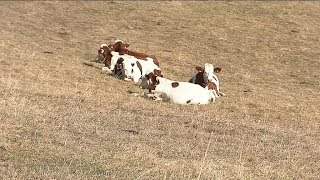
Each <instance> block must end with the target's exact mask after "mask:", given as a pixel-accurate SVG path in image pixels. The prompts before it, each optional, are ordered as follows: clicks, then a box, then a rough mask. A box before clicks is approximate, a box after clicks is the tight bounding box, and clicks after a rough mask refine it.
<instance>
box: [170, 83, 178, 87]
mask: <svg viewBox="0 0 320 180" xmlns="http://www.w3.org/2000/svg"><path fill="white" fill-rule="evenodd" d="M171 86H172V87H173V88H176V87H178V86H179V83H178V82H173V83H171Z"/></svg>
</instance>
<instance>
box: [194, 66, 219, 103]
mask: <svg viewBox="0 0 320 180" xmlns="http://www.w3.org/2000/svg"><path fill="white" fill-rule="evenodd" d="M196 71H197V73H196V74H195V75H194V76H193V77H192V78H191V79H190V80H189V82H190V83H194V84H198V85H200V86H202V87H208V89H210V90H213V93H214V94H215V95H216V97H219V96H224V95H225V94H224V93H222V92H220V81H219V79H218V77H217V75H216V74H215V73H219V72H220V71H221V68H220V67H215V66H214V65H213V64H209V63H205V64H204V67H201V66H196Z"/></svg>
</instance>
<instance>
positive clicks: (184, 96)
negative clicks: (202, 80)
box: [152, 76, 216, 104]
mask: <svg viewBox="0 0 320 180" xmlns="http://www.w3.org/2000/svg"><path fill="white" fill-rule="evenodd" d="M152 92H154V93H164V94H165V95H166V96H167V97H168V98H169V99H170V101H171V102H173V103H177V104H208V103H210V102H213V101H215V98H216V96H215V94H214V93H213V91H212V90H209V89H208V88H207V87H205V88H203V87H201V86H200V85H198V84H194V83H189V82H178V81H172V80H170V79H167V78H164V77H160V76H158V77H156V78H155V86H154V87H153V88H152Z"/></svg>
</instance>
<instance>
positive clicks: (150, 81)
mask: <svg viewBox="0 0 320 180" xmlns="http://www.w3.org/2000/svg"><path fill="white" fill-rule="evenodd" d="M157 77H163V75H162V74H161V70H158V69H154V70H153V72H150V73H148V74H147V75H146V76H145V79H146V80H147V89H148V90H149V92H152V91H153V90H155V88H156V86H157V85H158V84H159V81H157Z"/></svg>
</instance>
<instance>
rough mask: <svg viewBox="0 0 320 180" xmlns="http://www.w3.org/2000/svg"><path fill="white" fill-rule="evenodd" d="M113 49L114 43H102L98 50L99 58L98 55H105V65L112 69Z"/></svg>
mask: <svg viewBox="0 0 320 180" xmlns="http://www.w3.org/2000/svg"><path fill="white" fill-rule="evenodd" d="M111 51H113V45H111V44H109V45H106V44H101V46H100V49H99V50H98V55H97V58H98V56H99V57H103V62H104V64H105V66H106V67H108V68H109V69H110V65H111V57H112V54H111ZM96 60H97V59H96Z"/></svg>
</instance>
